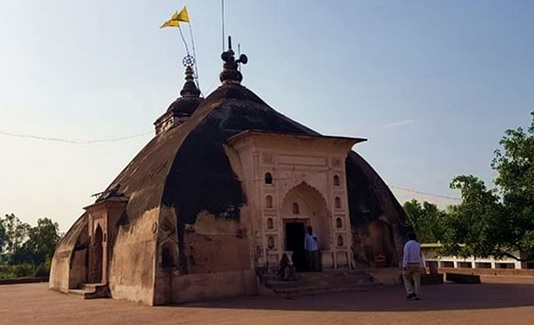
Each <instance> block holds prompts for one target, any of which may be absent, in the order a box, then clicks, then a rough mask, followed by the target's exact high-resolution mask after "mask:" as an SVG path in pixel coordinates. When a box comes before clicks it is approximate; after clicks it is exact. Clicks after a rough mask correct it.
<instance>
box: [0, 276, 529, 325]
mask: <svg viewBox="0 0 534 325" xmlns="http://www.w3.org/2000/svg"><path fill="white" fill-rule="evenodd" d="M482 281H483V284H478V285H477V284H463V285H461V284H445V285H433V286H424V287H423V290H424V291H423V295H422V297H423V299H422V300H421V301H407V300H406V299H405V293H404V291H403V288H402V287H401V286H400V285H399V286H385V287H383V288H380V289H377V290H375V291H370V292H369V291H368V292H353V293H336V294H326V295H318V296H307V297H298V298H296V299H294V300H288V299H280V298H273V297H257V296H255V297H242V298H231V299H220V300H215V301H209V302H198V303H189V304H185V305H179V306H165V307H148V306H144V305H139V304H135V303H130V302H125V301H116V300H112V299H100V300H81V299H80V298H77V297H74V296H68V295H65V294H61V293H57V292H53V291H49V290H48V289H47V285H46V284H14V285H4V286H0V324H2V325H3V324H54V325H55V324H99V325H104V324H128V325H133V324H269V325H273V324H276V325H279V324H291V325H298V324H306V325H310V324H395V325H399V324H448V325H451V324H452V325H459V324H470V325H472V324H529V325H531V324H534V278H502V277H482Z"/></svg>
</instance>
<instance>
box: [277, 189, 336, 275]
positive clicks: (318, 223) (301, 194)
mask: <svg viewBox="0 0 534 325" xmlns="http://www.w3.org/2000/svg"><path fill="white" fill-rule="evenodd" d="M281 210H282V211H281V212H282V213H281V215H282V218H283V222H284V249H285V250H286V251H290V252H292V259H293V263H294V265H295V268H296V270H297V271H299V272H301V271H306V270H307V265H306V257H305V251H304V236H305V234H306V228H307V227H308V226H311V227H313V231H314V232H315V234H316V235H317V236H318V238H319V249H320V250H326V249H329V248H330V247H329V246H330V243H329V237H330V229H329V223H328V209H327V206H326V201H325V199H324V197H323V196H322V195H321V193H320V192H319V191H318V190H316V189H315V188H313V187H311V186H310V185H308V184H307V183H306V182H302V183H300V184H299V185H297V186H295V187H294V188H292V189H291V190H289V192H287V194H286V195H285V197H284V199H283V201H282V209H281Z"/></svg>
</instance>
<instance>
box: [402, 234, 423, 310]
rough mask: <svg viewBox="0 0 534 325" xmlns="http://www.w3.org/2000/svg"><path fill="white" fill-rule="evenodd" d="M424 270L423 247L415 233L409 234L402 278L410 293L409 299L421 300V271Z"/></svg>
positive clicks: (405, 246)
mask: <svg viewBox="0 0 534 325" xmlns="http://www.w3.org/2000/svg"><path fill="white" fill-rule="evenodd" d="M422 268H424V262H423V255H422V253H421V245H420V244H419V243H418V242H417V237H416V235H415V233H409V234H408V242H406V244H404V254H403V257H402V277H403V279H404V288H405V289H406V293H408V296H407V297H406V298H407V299H410V300H411V299H415V300H420V299H421V296H420V293H421V269H422Z"/></svg>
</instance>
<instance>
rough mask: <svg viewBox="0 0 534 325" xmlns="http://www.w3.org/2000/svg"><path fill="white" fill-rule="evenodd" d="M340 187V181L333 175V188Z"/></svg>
mask: <svg viewBox="0 0 534 325" xmlns="http://www.w3.org/2000/svg"><path fill="white" fill-rule="evenodd" d="M339 185H341V183H340V181H339V176H337V175H335V176H334V186H339Z"/></svg>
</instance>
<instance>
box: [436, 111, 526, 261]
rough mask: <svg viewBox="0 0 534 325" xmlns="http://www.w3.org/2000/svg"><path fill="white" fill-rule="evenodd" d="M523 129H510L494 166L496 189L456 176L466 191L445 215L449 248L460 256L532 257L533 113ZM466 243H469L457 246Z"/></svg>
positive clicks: (456, 183) (455, 185) (454, 185)
mask: <svg viewBox="0 0 534 325" xmlns="http://www.w3.org/2000/svg"><path fill="white" fill-rule="evenodd" d="M531 115H532V122H531V125H530V127H529V128H528V132H525V131H524V130H523V129H522V128H518V129H515V130H507V131H506V132H505V136H504V137H503V139H502V140H501V141H500V145H501V148H500V149H498V150H496V151H495V158H494V159H493V161H492V163H491V166H492V168H493V169H494V170H495V171H496V172H497V178H496V179H495V185H496V188H495V189H488V188H487V187H486V185H485V184H484V182H483V181H481V180H480V179H478V178H477V177H475V176H472V175H469V176H465V175H461V176H457V177H456V178H455V179H454V180H453V181H452V183H451V188H453V189H457V190H459V191H460V193H461V195H462V203H461V204H458V205H456V206H452V207H451V208H450V210H449V211H448V214H447V218H445V219H446V220H445V223H444V225H445V233H444V242H445V250H446V252H448V253H451V254H456V255H463V256H465V255H475V256H478V257H485V256H488V255H494V256H496V257H502V256H509V257H515V258H518V259H519V257H518V256H517V255H514V254H516V252H518V251H520V252H521V253H522V254H524V255H523V257H524V259H527V260H528V259H534V112H532V113H531ZM459 243H463V244H465V245H459Z"/></svg>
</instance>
